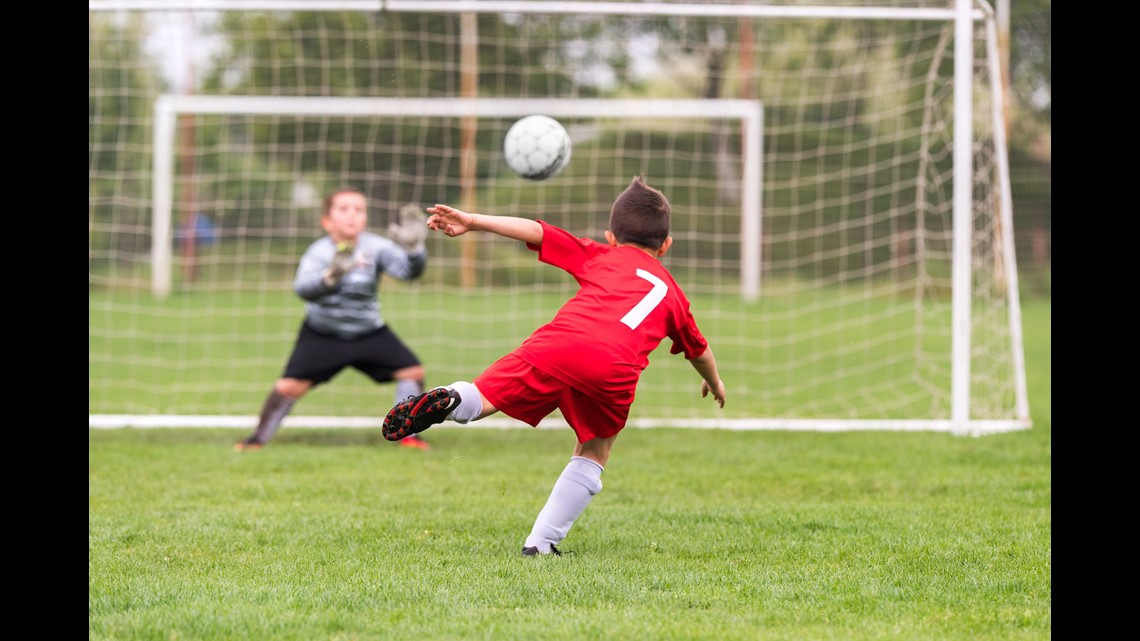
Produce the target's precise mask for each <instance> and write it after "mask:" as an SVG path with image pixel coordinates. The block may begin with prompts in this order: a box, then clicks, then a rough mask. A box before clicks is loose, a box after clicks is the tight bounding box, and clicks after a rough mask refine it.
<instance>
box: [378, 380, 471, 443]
mask: <svg viewBox="0 0 1140 641" xmlns="http://www.w3.org/2000/svg"><path fill="white" fill-rule="evenodd" d="M457 405H459V393H458V392H456V391H455V390H451V389H448V388H446V387H437V388H435V389H431V390H428V391H426V392H424V393H423V394H420V395H418V396H409V397H408V398H406V399H404V400H403V401H400V402H399V403H396V406H395V407H393V408H392V409H391V410H389V411H388V415H387V416H385V417H384V426H383V428H382V429H383V432H384V438H385V439H387V440H389V441H398V440H400V439H402V438H404V437H406V436H408V435H409V434H419V433H420V432H422V431H424V430H426V429H427V428H429V427H431V426H432V425H435V424H437V423H442V422H443V420H444V419H445V418H447V415H448V414H450V413H451V410H453V409H455V407H456V406H457Z"/></svg>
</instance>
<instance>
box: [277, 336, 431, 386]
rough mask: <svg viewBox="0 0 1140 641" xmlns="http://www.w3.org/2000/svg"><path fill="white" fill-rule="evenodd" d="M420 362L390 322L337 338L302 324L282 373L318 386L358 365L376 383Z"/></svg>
mask: <svg viewBox="0 0 1140 641" xmlns="http://www.w3.org/2000/svg"><path fill="white" fill-rule="evenodd" d="M419 364H420V360H419V359H418V358H416V355H415V354H413V353H412V350H410V349H408V346H407V345H405V344H404V342H403V341H401V340H400V337H399V336H396V333H395V332H393V331H392V330H391V329H389V328H388V326H387V325H385V326H384V327H381V328H380V329H378V330H376V331H374V332H371V333H369V334H365V335H364V336H360V337H359V338H337V337H336V336H329V335H328V334H322V333H321V332H318V331H317V330H315V329H313V328H312V327H310V326H309V324H308V323H301V331H300V332H299V333H298V334H297V343H296V344H295V345H294V346H293V354H292V355H291V356H289V362H288V364H286V365H285V373H284V374H283V376H284V377H285V378H299V379H301V380H306V381H312V382H313V385H314V386H315V385H320V384H321V383H324V382H326V381H328V380H330V379H331V378H332V377H334V376H336V375H337V374H338V373H339V372H340V370H342V369H344V368H346V367H355V368H356V369H358V370H360V371H361V372H363V373H364V374H367V375H368V376H369V377H370V378H371V379H372V380H374V381H376V382H377V383H386V382H388V381H390V380H392V374H393V373H395V372H396V371H397V370H401V369H404V368H405V367H411V366H413V365H419Z"/></svg>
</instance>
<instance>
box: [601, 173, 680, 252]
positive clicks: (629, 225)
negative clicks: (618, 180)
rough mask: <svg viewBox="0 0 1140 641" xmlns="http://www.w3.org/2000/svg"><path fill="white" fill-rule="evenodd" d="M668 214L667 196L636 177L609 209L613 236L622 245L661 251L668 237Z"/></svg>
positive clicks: (639, 177)
mask: <svg viewBox="0 0 1140 641" xmlns="http://www.w3.org/2000/svg"><path fill="white" fill-rule="evenodd" d="M669 212H670V209H669V199H668V198H666V197H665V194H663V193H661V192H660V191H658V190H656V189H654V188H652V187H650V186H649V185H647V184H645V180H644V179H643V178H642V177H641V176H634V177H633V181H632V182H630V183H629V186H628V187H626V188H625V191H623V192H621V193H620V194H618V197H617V199H616V200H614V205H613V207H611V208H610V233H612V234H613V235H614V238H616V239H617V241H618V242H619V243H621V244H623V245H625V244H632V245H637V246H639V247H644V248H646V249H660V248H661V245H662V244H663V243H664V242H665V238H666V237H668V236H669Z"/></svg>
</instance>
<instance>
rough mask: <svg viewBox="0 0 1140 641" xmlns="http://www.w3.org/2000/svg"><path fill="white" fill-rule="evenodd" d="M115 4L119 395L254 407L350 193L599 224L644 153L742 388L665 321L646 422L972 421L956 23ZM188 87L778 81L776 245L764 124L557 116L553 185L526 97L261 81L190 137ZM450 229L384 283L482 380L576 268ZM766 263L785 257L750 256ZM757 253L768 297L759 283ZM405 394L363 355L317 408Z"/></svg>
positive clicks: (355, 415) (389, 211)
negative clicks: (714, 383) (749, 190)
mask: <svg viewBox="0 0 1140 641" xmlns="http://www.w3.org/2000/svg"><path fill="white" fill-rule="evenodd" d="M91 4H92V10H91V12H90V57H89V75H90V174H89V193H90V196H89V203H90V206H89V239H90V240H89V267H90V269H89V327H90V330H89V343H90V355H89V411H90V413H91V414H92V415H93V416H96V415H131V416H155V417H165V418H159V419H158V420H160V421H163V420H165V421H167V422H168V423H169V422H174V421H175V420H176V419H174V418H172V417H186V416H202V417H206V418H203V419H202V420H203V422H206V423H211V424H226V421H228V420H232V419H233V417H249V419H250V420H252V416H253V415H254V414H256V412H257V410H258V409H259V407H260V404H261V401H262V400H263V399H264V397H265V394H266V393H267V392H268V391H269V389H270V386H271V385H272V382H273V381H274V380H275V379H276V378H277V377H278V376H279V375H280V373H281V370H282V367H283V365H284V363H285V360H286V358H287V357H288V354H289V350H290V348H291V346H292V342H293V339H294V337H295V335H296V330H297V327H298V325H299V323H300V321H301V318H302V314H303V305H302V302H301V301H300V300H299V299H298V298H297V297H296V296H295V295H294V294H293V292H292V277H293V272H294V269H295V268H296V264H297V260H298V259H299V257H300V255H301V253H302V252H303V251H304V249H305V247H306V246H307V245H308V244H309V243H310V242H311V241H312V240H314V239H316V238H317V237H318V236H319V235H320V234H321V233H322V232H321V230H320V227H319V225H318V217H319V211H320V203H319V200H320V198H321V196H322V195H323V194H324V193H325V192H327V191H328V190H331V189H333V188H336V187H340V186H344V185H350V186H356V187H359V188H362V189H363V190H365V191H366V192H367V193H368V194H369V196H370V199H371V202H370V205H371V217H370V228H371V229H372V230H373V231H377V232H379V233H383V230H384V229H385V228H386V227H387V224H388V222H389V221H390V220H393V219H394V217H395V216H396V214H397V212H398V211H399V209H400V207H401V206H403V205H404V204H406V203H408V202H415V203H419V204H422V205H424V206H426V205H429V204H432V203H435V202H446V203H449V204H453V205H456V206H459V207H461V208H468V209H471V210H474V211H479V212H483V213H493V214H503V215H518V216H528V217H541V218H544V219H545V220H547V221H549V222H551V223H553V224H555V225H558V226H561V227H564V228H566V229H568V230H571V231H572V232H574V233H576V234H579V235H583V236H589V237H592V238H595V239H598V240H601V239H602V233H603V231H604V230H605V228H606V221H607V217H608V213H609V207H610V205H611V203H612V201H613V199H614V197H615V196H616V195H617V194H618V192H620V191H621V189H623V188H624V187H625V186H626V184H628V182H629V180H630V178H631V177H632V176H634V175H635V174H642V175H644V176H645V178H646V180H647V181H648V182H649V183H650V184H651V185H652V186H654V187H656V188H659V189H661V190H662V191H663V192H664V193H665V194H666V195H667V196H668V197H669V199H670V201H671V204H672V207H673V231H672V235H673V237H674V241H675V243H674V246H673V249H672V250H671V251H670V253H669V254H668V255H667V256H666V257H665V258H664V259H663V261H664V262H665V264H666V265H667V266H668V267H669V269H670V270H671V271H672V272H673V274H674V276H675V277H676V279H677V281H678V282H679V283H680V284H681V285H682V287H684V288H685V289H686V292H687V293H688V295H689V297H690V298H691V299H692V301H693V308H694V312H695V314H696V317H697V320H698V322H699V323H700V325H701V327H702V330H703V331H704V333H705V334H706V336H707V337H708V338H709V339H710V342H711V344H712V345H713V347H714V351H715V353H716V354H717V357H718V361H719V364H720V369H721V374H722V376H723V378H724V380H725V382H726V384H727V386H728V392H729V402H728V403H727V404H726V406H725V408H724V409H723V410H716V409H715V405H714V404H713V403H712V402H711V401H709V400H708V399H702V398H700V394H699V390H700V378H699V377H698V376H697V375H696V373H695V372H694V371H693V370H692V368H691V367H690V366H689V365H688V364H687V363H686V362H685V361H684V359H683V358H682V357H680V356H670V355H669V354H668V352H667V350H668V343H667V342H666V343H665V344H663V345H662V347H661V348H660V349H659V350H658V351H657V352H656V353H655V354H654V355H653V356H652V357H651V361H650V362H651V364H650V367H649V369H648V370H646V372H645V373H644V375H643V377H642V382H641V384H640V386H639V389H638V400H637V402H636V403H635V405H634V412H633V414H632V418H633V422H634V424H635V425H643V426H651V425H692V426H705V425H709V424H711V425H715V426H721V427H741V428H749V427H785V426H786V427H795V426H797V425H801V424H803V425H816V426H824V427H828V426H842V425H845V424H846V425H855V426H875V425H879V426H885V427H888V428H908V427H910V426H914V425H917V426H919V427H926V426H929V425H934V426H936V427H937V426H939V425H945V422H946V421H947V420H948V419H949V418H950V416H951V403H952V393H951V386H952V385H951V382H952V381H951V379H952V367H953V365H952V363H953V348H954V345H953V341H952V339H951V337H952V332H951V329H952V327H951V326H952V320H953V307H952V296H951V286H952V268H951V265H952V262H951V259H952V255H953V225H952V222H953V193H952V187H953V173H952V171H953V158H952V151H953V120H954V102H953V93H954V91H953V88H954V60H953V57H954V46H953V36H954V23H953V21H952V20H946V19H897V18H890V19H886V18H872V19H867V18H851V19H848V18H846V17H806V18H801V17H794V16H792V17H780V18H765V19H760V18H756V17H750V16H737V15H729V16H707V15H706V16H702V15H605V16H599V15H590V14H588V13H545V14H535V13H495V12H481V13H478V14H476V15H475V16H474V17H473V18H472V17H467V18H464V16H463V15H461V14H458V13H450V12H448V11H442V10H441V11H438V12H420V13H416V12H412V11H399V12H379V13H378V12H374V11H372V12H370V11H352V10H342V11H252V10H251V11H239V10H228V11H122V10H107V11H102V10H97V9H98V7H97V6H96V4H97V3H94V2H93V3H91ZM565 4H566V5H567V6H569V5H571V4H573V3H565ZM665 4H671V3H665ZM835 4H840V3H828V5H835ZM894 4H896V3H881V4H880V5H878V6H884V7H886V6H892V5H894ZM800 5H802V6H813V5H814V3H812V4H805V3H797V5H796V6H800ZM676 6H681V5H676ZM686 6H688V5H686ZM850 6H871V5H868V4H867V3H859V5H850ZM909 6H912V7H913V6H914V5H909ZM951 11H952V9H951ZM987 24H988V23H987V22H986V21H985V20H977V21H975V23H974V27H975V28H974V31H975V34H976V35H975V47H974V56H975V58H974V61H973V67H974V89H975V91H974V100H973V117H974V126H973V129H974V145H973V151H974V153H973V170H974V171H973V173H974V188H973V195H974V205H973V211H972V218H973V223H972V226H973V230H972V239H973V240H972V243H971V244H972V252H971V255H972V283H973V292H972V297H971V309H970V310H969V311H970V315H971V316H970V318H971V334H970V336H971V344H970V347H969V352H970V362H969V367H970V390H969V398H970V410H969V414H970V418H971V419H973V420H976V421H979V422H980V423H981V424H985V423H987V422H990V421H993V422H996V423H995V424H997V425H1003V424H1010V425H1024V424H1025V423H1026V421H1027V420H1028V417H1027V410H1026V408H1025V407H1024V401H1023V399H1022V398H1021V391H1020V390H1019V378H1020V377H1021V376H1023V372H1021V371H1020V367H1021V364H1020V355H1019V351H1018V350H1020V344H1019V341H1018V336H1017V333H1016V322H1017V321H1018V318H1017V310H1016V308H1012V309H1011V306H1010V301H1011V296H1010V291H1011V287H1014V288H1015V287H1016V274H1015V273H1012V272H1011V270H1013V269H1014V266H1013V265H1014V264H1013V262H1012V261H1011V260H1009V258H1010V254H1009V253H1008V252H1007V250H1006V248H1005V245H1004V243H1005V240H1004V237H1003V235H1004V234H1012V230H1010V229H1007V227H1008V223H1004V222H1003V218H1002V216H1003V213H1002V207H1003V205H1002V193H1001V176H1000V175H999V174H1000V171H999V170H1000V169H1001V167H1000V160H1001V159H1000V157H999V156H998V155H997V153H996V149H998V145H997V143H996V142H995V131H994V127H993V122H994V121H993V118H992V116H993V101H992V84H991V80H992V77H991V74H992V72H991V63H992V56H993V54H992V52H990V50H989V47H988V46H987V44H988V43H987V38H986V37H987V28H986V27H987ZM472 28H474V29H472ZM465 38H466V42H467V43H468V44H467V45H466V46H468V47H473V48H474V50H476V51H477V52H478V55H477V57H475V58H474V60H473V59H472V58H471V56H470V55H468V54H467V53H465V51H470V49H467V50H465V44H464V42H465ZM472 40H473V41H474V42H472ZM472 68H473V69H474V71H475V72H476V74H477V80H476V79H475V78H476V76H472V75H468V73H469V70H470V69H472ZM472 87H474V89H473V88H472ZM168 94H176V95H177V94H181V95H182V96H183V97H185V96H186V95H188V94H193V95H195V96H232V97H237V96H250V97H274V96H276V97H313V98H315V97H337V98H401V99H434V101H436V102H439V103H441V104H442V103H444V102H447V103H448V104H449V105H462V104H465V103H462V102H458V101H460V100H461V99H462V98H463V97H464V96H467V97H472V98H476V97H477V98H479V99H488V98H496V97H501V98H511V99H519V98H521V99H530V100H536V101H537V100H542V99H576V100H580V101H586V100H593V99H618V98H620V99H626V100H630V99H633V100H661V99H686V100H688V99H710V100H711V99H735V100H748V101H757V102H758V103H762V105H763V123H762V141H763V142H762V150H763V151H762V165H761V168H762V169H761V173H762V190H761V196H760V199H759V201H760V202H761V207H760V220H761V224H760V233H759V238H760V239H761V243H760V245H759V246H758V247H749V246H748V238H749V236H748V234H747V233H746V232H747V231H748V229H745V228H743V227H742V225H743V224H744V223H743V222H742V221H745V220H746V217H745V203H746V198H745V197H744V196H745V194H744V193H742V192H743V190H744V189H745V186H746V185H747V182H746V176H747V174H746V172H745V170H744V166H743V159H744V149H745V143H746V140H745V137H744V136H743V135H742V133H743V123H744V121H743V120H742V119H740V118H737V117H734V116H726V115H724V114H721V113H718V112H717V111H716V110H715V109H713V108H710V110H709V117H707V118H694V117H668V116H662V115H644V113H639V112H637V111H636V110H635V111H633V112H631V113H625V114H623V115H604V114H598V113H593V114H591V113H589V112H584V113H579V114H575V115H572V116H570V115H564V116H558V117H559V120H560V121H561V122H562V123H563V124H565V125H566V126H567V128H568V130H569V131H570V133H571V136H572V137H573V139H574V149H573V157H572V160H571V162H570V164H569V165H568V166H567V167H566V168H565V170H564V171H563V172H562V173H561V174H559V175H558V176H556V177H555V178H552V179H550V180H548V181H543V182H537V183H536V182H532V181H526V180H523V179H521V178H519V177H517V176H516V175H514V174H513V173H511V171H510V170H509V169H508V168H507V166H506V164H505V163H504V160H503V157H502V145H501V143H502V139H503V135H504V134H505V132H506V129H507V128H508V127H509V126H510V125H511V124H512V123H513V122H514V121H515V120H516V119H517V117H518V115H519V114H514V113H503V114H502V115H482V114H480V115H468V116H464V115H454V113H453V114H451V115H436V114H429V113H423V112H409V113H398V114H380V115H378V114H374V113H359V114H342V113H321V112H317V113H303V114H301V113H250V112H248V111H245V110H243V108H242V107H241V102H240V100H236V99H235V101H234V102H233V103H231V104H232V105H233V106H232V107H227V109H231V108H232V112H227V113H205V112H201V111H198V112H195V111H194V110H192V109H189V110H187V111H180V112H179V113H178V116H177V120H176V121H175V123H176V124H175V128H174V133H173V135H172V136H171V140H172V142H173V147H172V148H170V149H166V150H165V151H164V148H163V147H162V145H161V140H160V139H161V133H160V134H157V135H156V131H155V125H156V109H155V106H156V101H158V100H159V98H160V96H163V95H168ZM710 104H712V103H710ZM449 109H451V107H449ZM457 113H459V114H462V113H463V112H462V111H459V112H457ZM156 153H158V154H160V155H161V154H164V153H165V154H168V155H169V158H167V159H166V160H167V161H168V163H169V165H168V167H169V178H170V180H171V183H170V188H171V193H170V195H169V205H168V206H169V209H170V212H171V216H172V225H173V231H172V233H171V236H172V238H171V239H170V240H169V245H165V247H168V248H169V254H170V261H169V278H168V280H169V285H168V291H163V286H162V284H161V283H162V282H163V281H165V280H166V279H165V278H163V277H161V270H162V269H165V268H166V267H164V266H163V265H161V264H156V262H155V257H154V254H155V252H153V247H152V243H153V242H154V239H155V230H156V227H155V222H156V219H155V215H156V210H157V209H158V208H156V205H155V203H156V199H155V188H156V185H159V186H161V184H162V180H163V175H164V172H165V170H164V169H163V168H162V166H161V162H162V159H161V158H156ZM156 160H157V161H158V162H156ZM160 200H161V199H160ZM428 250H429V252H430V259H429V265H428V269H427V272H426V273H425V275H424V277H423V278H422V279H421V280H419V281H415V282H412V283H403V282H396V281H393V280H385V281H383V283H382V285H381V290H380V296H381V302H382V306H383V313H384V316H385V318H386V319H387V320H388V322H389V323H390V324H391V326H392V327H393V329H394V330H395V331H396V332H397V333H398V334H399V335H400V336H401V337H403V338H404V339H405V340H406V341H407V342H408V343H409V344H410V345H411V346H412V347H413V349H414V350H415V351H416V352H417V354H418V355H419V356H420V358H421V359H422V361H423V362H424V364H425V366H426V367H427V371H428V384H429V385H437V384H446V383H450V382H452V381H454V380H471V379H472V378H473V377H474V376H476V375H477V374H478V373H479V372H481V371H482V369H483V368H484V367H486V366H487V365H489V364H490V363H491V362H493V361H494V360H495V359H497V358H498V357H499V356H501V355H503V354H505V353H507V352H508V351H510V350H511V349H513V348H514V347H515V346H517V345H518V344H519V343H520V342H521V341H522V340H523V339H524V338H525V337H526V336H527V335H528V334H529V333H530V332H531V331H532V330H533V329H534V328H535V327H537V326H538V325H540V324H542V323H544V322H546V321H548V320H549V319H550V318H551V316H552V315H553V314H554V312H555V310H556V309H557V308H558V306H559V305H560V304H561V303H562V302H563V301H564V300H565V299H566V298H568V297H569V296H571V295H572V294H573V292H574V289H575V286H574V283H573V281H572V279H570V278H569V276H567V275H566V274H564V273H562V272H560V271H558V270H556V269H554V268H552V267H549V266H546V265H541V264H539V263H538V262H537V261H536V260H535V257H534V254H533V253H532V252H529V251H527V250H526V249H525V248H524V247H523V246H522V245H521V244H520V243H516V242H513V241H507V240H504V239H500V238H492V237H486V236H480V237H475V236H472V237H465V238H462V239H448V238H444V237H442V236H437V235H432V236H431V237H429V240H428ZM752 252H754V253H752ZM158 253H159V254H160V255H161V254H162V252H161V251H160V252H158ZM750 256H756V257H758V258H757V260H756V262H757V263H758V264H751V263H749V264H742V260H745V262H748V260H747V259H748V257H750ZM156 265H157V268H158V269H159V270H160V272H159V274H160V277H158V278H156V273H155V269H156ZM750 273H755V274H758V279H759V282H758V288H757V293H758V294H759V296H758V297H753V296H751V295H750V292H749V289H750V288H749V286H748V284H747V283H742V278H744V279H746V280H747V278H748V276H747V275H748V274H750ZM156 283H159V284H158V286H156ZM393 394H394V389H393V387H392V386H386V387H382V386H376V385H375V384H374V383H372V382H371V381H370V380H369V379H367V378H365V377H364V376H362V375H360V374H358V373H356V372H355V371H351V370H346V371H345V372H343V373H342V374H341V375H340V376H339V377H338V378H337V379H335V380H334V381H333V382H332V383H331V384H329V385H327V386H323V387H320V388H318V389H317V390H316V391H314V392H313V393H311V394H309V395H308V396H307V397H306V398H305V399H304V400H303V401H302V402H301V403H299V404H298V405H297V406H296V408H295V409H294V411H293V416H294V417H296V420H303V418H304V417H332V418H331V421H332V424H342V425H343V424H352V423H353V422H354V421H364V422H365V423H368V422H370V421H374V420H375V421H378V420H379V419H378V417H379V416H380V415H382V414H383V413H384V412H385V411H386V410H387V409H388V407H390V405H391V403H392V401H393V400H394V397H393ZM291 420H293V419H291ZM191 422H193V421H191Z"/></svg>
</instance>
